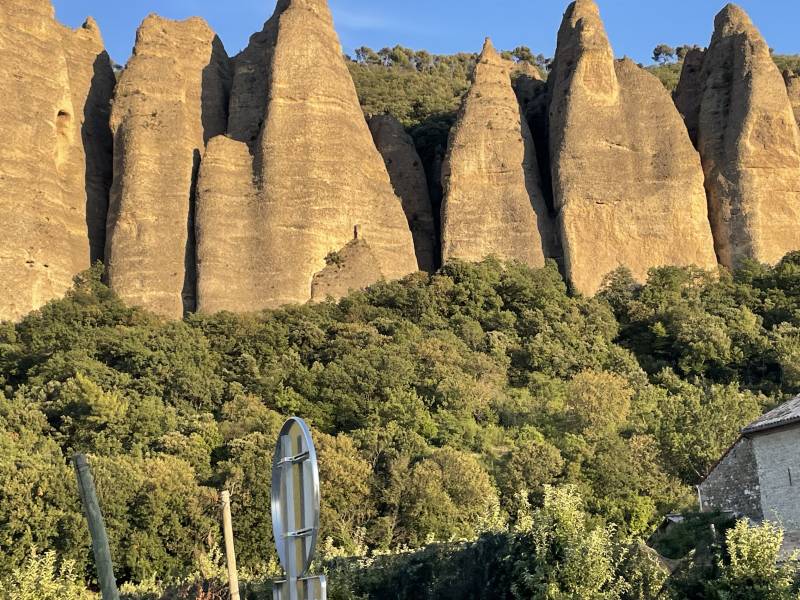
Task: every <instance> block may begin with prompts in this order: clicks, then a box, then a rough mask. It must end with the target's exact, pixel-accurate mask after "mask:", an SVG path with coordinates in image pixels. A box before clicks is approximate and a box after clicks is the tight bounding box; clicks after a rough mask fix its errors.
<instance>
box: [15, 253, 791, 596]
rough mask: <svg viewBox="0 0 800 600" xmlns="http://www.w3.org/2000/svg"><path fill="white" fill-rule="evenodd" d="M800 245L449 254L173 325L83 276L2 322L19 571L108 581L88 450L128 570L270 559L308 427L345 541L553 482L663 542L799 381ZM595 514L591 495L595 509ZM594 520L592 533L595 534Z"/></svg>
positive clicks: (402, 533) (419, 526) (589, 508)
mask: <svg viewBox="0 0 800 600" xmlns="http://www.w3.org/2000/svg"><path fill="white" fill-rule="evenodd" d="M798 365H800V254H794V255H789V256H787V257H786V259H785V260H784V261H783V262H781V263H780V264H779V265H778V266H776V267H775V268H767V267H763V266H759V265H755V264H753V265H750V266H749V267H747V268H745V269H743V270H741V271H739V272H738V273H736V274H735V275H734V276H731V275H728V274H724V273H723V274H722V275H721V276H720V277H719V278H715V277H711V276H709V275H706V274H704V273H700V272H694V271H692V270H687V269H678V268H664V269H659V270H655V271H653V272H652V274H651V277H650V281H649V282H648V284H647V285H646V286H637V285H635V284H633V283H632V281H631V280H630V279H629V277H628V276H627V275H626V274H625V273H624V272H619V273H617V274H616V275H615V276H614V277H613V278H612V279H611V280H610V281H609V285H608V287H607V289H606V291H605V292H604V293H603V294H601V295H600V296H598V297H596V298H593V299H588V298H583V297H576V296H572V295H570V294H569V293H568V292H567V289H566V287H565V285H564V283H563V281H562V279H561V277H560V275H559V273H558V271H557V269H556V268H555V266H553V265H550V266H548V267H546V268H543V269H539V270H531V269H529V268H526V267H523V266H520V265H517V264H507V265H502V264H499V263H497V262H495V261H492V260H487V261H485V262H483V263H481V264H476V265H468V264H460V263H454V264H451V265H448V266H447V267H445V268H444V269H442V271H440V272H439V273H438V274H436V275H434V276H430V277H429V276H426V275H423V274H418V275H414V276H411V277H409V278H407V279H406V280H404V281H401V282H394V283H382V284H378V285H376V286H374V287H372V288H370V289H369V290H367V291H365V292H358V293H354V294H352V295H350V296H349V297H348V298H345V299H344V300H342V301H340V302H339V303H332V302H329V303H323V304H318V305H309V306H297V307H291V308H286V309H284V310H277V311H268V312H263V313H260V314H256V315H233V314H226V313H223V314H218V315H214V316H201V315H194V316H191V317H189V318H187V319H186V320H185V321H182V322H168V321H164V320H162V319H159V318H156V317H155V316H153V315H151V314H149V313H146V312H144V311H142V310H138V309H134V308H129V307H126V306H124V305H123V304H122V303H121V302H120V301H119V300H118V299H117V298H116V297H115V296H114V295H113V294H112V293H111V292H110V291H109V290H108V289H107V288H106V287H105V286H104V285H102V284H101V283H100V282H99V271H98V270H94V271H92V272H88V273H86V274H84V275H83V276H81V277H80V278H78V280H77V283H76V286H75V289H74V290H73V291H72V292H71V293H70V294H69V295H68V297H67V298H65V299H63V300H60V301H55V302H51V303H50V304H48V305H47V306H46V307H44V308H43V309H41V310H40V311H37V312H35V313H33V314H31V315H30V316H28V317H27V318H25V319H24V320H23V321H22V322H20V323H19V324H16V325H13V324H9V323H7V324H5V325H2V326H1V327H0V390H2V394H0V445H1V446H2V449H1V451H0V579H2V577H3V576H7V575H9V574H10V573H11V571H12V570H14V569H15V568H18V567H20V565H22V564H23V563H24V561H25V558H26V556H27V555H28V554H29V551H30V548H31V547H33V546H36V547H38V548H40V549H43V550H56V551H57V552H58V554H59V556H61V557H63V558H66V559H69V560H71V561H74V564H75V568H76V570H77V572H80V573H87V574H88V573H89V566H90V565H89V557H90V553H89V545H88V537H87V531H86V527H85V525H84V523H83V519H82V517H81V513H80V506H79V502H78V498H77V495H76V492H75V486H74V483H73V476H72V473H71V470H70V468H69V466H68V459H69V457H70V456H71V455H72V453H74V452H85V453H88V454H89V455H90V457H91V462H92V465H93V467H94V470H95V473H96V477H97V481H98V484H97V485H98V492H99V495H100V500H101V503H102V506H103V509H104V511H105V514H106V519H107V524H108V528H109V535H110V539H111V546H112V548H113V550H114V557H115V561H116V563H117V570H118V576H119V577H120V579H122V580H127V581H137V582H138V581H146V580H148V579H150V578H153V577H156V578H158V579H160V580H166V581H170V580H181V579H185V578H186V577H190V576H191V575H192V573H196V572H197V568H198V567H197V564H198V560H200V561H201V564H202V560H206V561H208V558H206V559H202V560H201V558H202V557H208V556H213V555H214V548H216V547H217V545H218V543H219V530H218V524H217V516H216V493H215V490H216V489H223V488H227V489H230V490H231V491H232V493H233V497H234V502H233V513H234V519H235V522H236V527H237V531H238V532H239V535H238V539H237V544H238V552H239V559H240V562H241V565H242V567H243V568H244V570H245V571H246V572H247V573H256V574H257V573H269V572H272V571H274V568H275V554H274V549H273V545H272V541H271V530H270V519H269V512H268V510H267V507H268V506H269V481H268V479H269V478H268V475H267V474H268V473H269V471H270V465H271V453H272V448H273V443H274V440H275V436H276V433H277V431H278V428H279V427H280V425H281V423H282V421H283V419H284V418H285V417H286V416H287V415H290V414H298V415H302V416H303V417H305V418H306V419H308V421H309V422H310V423H311V425H312V427H313V428H314V431H315V436H316V441H317V444H318V446H319V453H320V461H321V473H322V480H323V489H324V494H323V517H322V523H323V535H322V539H324V540H326V542H325V545H326V552H325V555H326V556H328V557H334V556H340V555H364V554H365V553H373V552H378V553H385V552H397V551H398V550H400V549H414V548H421V547H424V546H426V545H428V544H431V543H433V542H453V541H458V540H473V539H475V538H477V537H478V536H480V535H481V534H492V532H494V533H495V534H497V533H500V532H505V531H515V530H518V529H520V528H524V527H526V526H525V523H527V522H528V519H529V518H530V515H531V511H532V510H534V509H535V508H536V507H539V506H541V505H542V501H543V499H544V498H545V496H546V490H547V489H549V488H548V487H547V486H558V487H561V486H564V485H570V486H572V488H571V489H572V490H573V492H572V493H574V495H575V496H574V497H575V498H581V499H582V500H580V501H579V504H580V506H582V507H583V509H585V510H586V514H587V516H586V518H587V519H588V521H587V523H590V524H594V525H592V527H594V526H596V524H598V523H615V524H616V526H617V529H616V532H617V533H616V534H615V535H624V536H626V537H633V538H635V537H638V536H642V535H645V534H647V533H648V532H650V531H651V530H652V528H653V526H654V525H655V524H656V523H657V522H658V521H659V518H660V516H661V515H663V514H664V513H666V512H668V511H673V510H678V509H682V508H688V507H690V506H692V504H693V502H694V494H693V490H692V487H691V486H692V485H694V484H696V483H697V482H698V481H699V479H700V478H701V477H702V476H703V474H704V473H705V472H706V470H707V469H708V468H709V466H710V465H712V464H713V463H714V461H715V460H716V459H717V458H718V457H719V456H720V454H721V453H722V452H723V451H724V450H725V449H726V448H727V446H728V445H729V444H730V443H731V442H732V441H733V440H734V439H735V437H736V435H737V433H738V431H739V428H740V427H741V426H743V425H744V424H746V423H747V422H748V421H750V420H751V419H753V418H754V417H756V416H757V415H759V414H760V413H761V412H762V411H763V410H764V409H766V408H769V407H771V406H773V405H775V404H776V403H778V402H780V401H782V400H784V399H786V398H787V397H788V396H789V395H790V394H795V393H797V392H800V368H799V367H798ZM576 510H577V508H576ZM587 526H589V525H587Z"/></svg>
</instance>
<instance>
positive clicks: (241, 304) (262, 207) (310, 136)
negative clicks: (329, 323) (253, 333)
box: [197, 0, 417, 312]
mask: <svg viewBox="0 0 800 600" xmlns="http://www.w3.org/2000/svg"><path fill="white" fill-rule="evenodd" d="M259 53H264V56H266V57H267V59H268V60H267V59H262V58H258V56H259ZM243 56H244V57H247V59H246V60H245V59H244V58H242V57H243ZM235 62H236V64H237V67H236V69H237V70H236V76H235V81H234V86H233V91H232V97H231V103H230V105H231V107H232V108H231V125H230V134H231V137H232V138H234V139H235V140H239V141H240V142H248V143H250V145H251V148H252V154H253V161H252V167H251V168H250V169H246V162H247V161H246V158H245V156H244V149H243V148H242V147H241V146H238V147H234V146H233V145H232V144H230V143H228V144H225V145H224V146H225V148H223V145H220V147H219V150H220V153H221V154H223V155H227V156H222V157H218V158H215V159H213V160H215V161H217V163H218V167H217V168H216V171H217V175H214V176H210V178H209V179H208V181H212V179H211V177H218V178H219V179H220V180H224V179H225V175H224V172H223V173H221V172H220V171H224V170H225V169H226V168H227V169H228V171H229V175H228V176H230V177H233V174H232V173H233V172H234V171H238V172H239V173H240V175H238V177H244V178H245V179H246V180H248V181H249V180H250V179H252V180H253V189H252V194H253V197H254V201H253V202H252V203H251V202H250V201H249V200H245V199H244V198H243V197H239V198H238V199H237V200H236V202H237V203H238V204H247V205H248V206H249V207H250V208H249V209H248V210H250V214H251V215H256V216H255V217H248V219H250V228H249V231H247V232H246V236H245V237H246V238H247V239H246V240H243V243H245V244H247V247H248V248H257V249H258V251H259V254H258V255H257V256H255V257H254V259H253V260H254V261H255V262H254V264H253V265H250V266H248V268H249V269H250V270H251V273H252V276H251V279H250V280H249V281H247V282H246V283H242V284H240V286H239V288H244V289H245V290H248V291H247V293H246V294H245V296H244V297H245V298H246V299H245V300H244V301H242V300H241V299H240V296H239V295H238V294H237V292H236V289H239V288H236V289H231V290H229V291H228V293H227V296H226V295H225V294H224V292H225V291H224V290H223V289H222V286H218V285H215V284H214V283H213V281H207V278H213V277H214V275H213V274H212V271H210V270H207V269H206V268H205V267H206V266H205V265H203V262H205V260H206V259H205V258H204V259H202V262H201V265H200V270H199V274H198V277H199V280H200V288H201V290H202V289H206V288H209V287H216V289H217V290H218V292H219V294H217V296H216V298H215V301H214V303H213V304H209V305H206V304H205V301H204V300H203V297H202V296H203V295H202V292H201V300H200V304H199V307H198V308H199V310H201V311H204V312H207V311H211V310H216V309H219V308H227V309H229V310H252V309H254V308H267V307H274V306H280V305H282V304H286V303H291V302H305V301H307V300H309V299H311V297H312V286H313V282H314V279H315V276H316V275H318V274H322V272H323V271H325V272H326V273H329V272H330V269H329V267H330V264H329V263H330V261H331V260H332V259H331V257H332V256H337V257H339V258H338V260H339V261H343V262H344V263H345V264H337V267H340V268H342V269H344V270H345V271H346V273H347V277H346V280H347V283H346V288H345V287H344V284H342V285H338V286H327V288H326V289H327V290H329V291H330V290H333V295H341V294H343V293H345V292H346V291H347V289H350V288H360V287H364V286H366V285H369V284H371V283H374V282H375V281H377V280H378V279H381V278H386V279H395V278H398V277H402V276H404V275H406V274H408V273H411V272H413V271H416V270H417V261H416V257H415V254H414V244H413V241H412V236H411V232H410V230H409V226H408V222H407V220H406V217H405V215H404V213H403V207H402V204H401V201H400V199H399V198H398V197H397V196H396V195H395V193H394V191H393V189H392V184H391V182H390V180H389V175H388V173H387V171H386V167H385V165H384V163H383V160H382V158H381V156H380V154H379V153H378V151H377V150H376V148H375V144H374V142H373V140H372V137H371V135H370V131H369V128H368V127H367V123H366V121H365V120H364V116H363V113H362V112H361V108H360V106H359V103H358V97H357V95H356V91H355V86H354V85H353V81H352V79H351V77H350V74H349V72H348V71H347V67H346V65H345V62H344V59H343V57H342V52H341V46H340V45H339V40H338V37H337V35H336V32H335V31H334V28H333V19H332V17H331V14H330V10H329V9H328V6H327V2H325V0H281V1H280V2H278V5H277V7H276V11H275V15H274V16H273V17H272V19H270V21H269V22H268V23H267V25H266V27H265V30H264V32H262V35H259V36H256V37H255V38H254V40H253V41H252V42H251V48H250V49H248V50H246V51H245V52H244V53H242V55H240V56H239V57H237V58H236V60H235ZM260 81H266V92H265V94H264V93H262V92H259V91H258V90H257V89H256V88H258V85H260V84H257V82H260ZM254 90H255V91H254ZM264 101H265V102H266V105H265V107H264V108H263V109H261V108H260V107H261V104H262V102H264ZM258 110H261V111H262V112H261V114H260V115H258V113H257V111H258ZM236 115H238V116H236ZM255 118H258V119H259V121H258V124H256V125H253V119H255ZM262 121H263V122H262ZM259 129H260V135H259V134H258V133H256V132H257V131H258V130H259ZM215 151H216V150H215ZM225 164H227V165H228V166H227V167H224V165H225ZM206 188H207V189H206ZM245 192H246V193H247V194H250V193H251V192H250V190H249V189H246V190H245ZM225 193H228V192H227V191H225V190H220V189H217V188H216V187H215V186H214V185H213V184H210V185H209V186H205V185H204V190H203V191H202V192H201V197H200V202H201V203H203V204H205V203H206V198H207V197H208V198H215V197H216V198H220V197H223V196H224V194H225ZM201 210H202V211H203V215H205V214H206V213H205V208H203V209H201ZM225 226H226V225H225V223H222V222H219V221H216V220H214V219H206V218H205V216H203V218H202V221H198V224H197V230H198V235H201V236H204V237H205V238H206V239H214V238H216V237H220V236H222V235H224V233H221V232H214V231H212V229H213V228H215V227H223V228H224V227H225ZM356 230H359V231H360V232H361V234H360V236H359V239H358V242H359V243H358V244H352V242H353V241H355V232H356ZM203 252H204V256H207V255H206V254H205V250H203ZM326 258H327V259H328V262H326ZM248 260H249V259H248ZM367 262H369V263H370V268H369V269H363V268H361V267H360V266H359V265H363V264H365V263H367ZM349 263H352V264H349ZM353 265H355V266H353ZM323 279H327V278H325V277H323ZM326 293H327V292H326ZM317 295H318V294H315V296H317Z"/></svg>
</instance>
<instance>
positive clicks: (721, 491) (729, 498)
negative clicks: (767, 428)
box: [700, 438, 763, 521]
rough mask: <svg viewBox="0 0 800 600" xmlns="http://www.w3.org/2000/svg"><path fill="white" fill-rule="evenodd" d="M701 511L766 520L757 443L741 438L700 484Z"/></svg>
mask: <svg viewBox="0 0 800 600" xmlns="http://www.w3.org/2000/svg"><path fill="white" fill-rule="evenodd" d="M700 498H701V502H702V505H701V510H704V511H712V510H724V511H731V512H734V513H736V514H737V515H744V516H746V517H749V518H751V519H753V520H755V521H760V520H761V519H762V518H763V513H762V510H761V490H760V486H759V483H758V469H757V466H756V455H755V452H754V451H753V441H752V440H750V439H748V438H740V439H739V441H737V442H736V444H734V446H733V448H731V449H730V450H729V451H728V453H727V454H726V455H725V456H724V457H723V458H722V460H721V461H720V462H719V464H718V465H717V466H716V467H715V468H714V469H713V470H712V471H711V473H710V474H709V475H708V477H707V478H706V479H705V481H703V483H701V484H700Z"/></svg>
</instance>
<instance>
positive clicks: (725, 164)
mask: <svg viewBox="0 0 800 600" xmlns="http://www.w3.org/2000/svg"><path fill="white" fill-rule="evenodd" d="M694 78H695V76H693V77H692V78H690V79H694ZM789 83H790V89H794V88H793V85H794V84H793V82H791V81H790V82H789ZM693 87H695V88H697V87H698V84H696V83H695V84H693ZM699 90H700V92H699V93H691V94H688V98H689V99H690V100H691V99H692V98H693V99H694V102H690V101H687V102H686V103H685V104H683V105H681V109H682V110H683V111H684V115H688V116H687V123H689V124H692V123H694V122H695V119H696V123H697V147H698V149H699V151H700V155H701V157H702V162H703V169H704V172H705V186H706V190H707V192H708V206H709V216H710V219H711V225H712V229H713V231H714V241H715V246H716V251H717V255H718V256H719V260H720V262H721V263H722V264H723V265H725V266H727V267H736V266H738V265H740V264H741V262H742V260H744V259H755V260H757V261H761V262H766V263H774V262H776V261H778V260H780V259H781V258H782V257H783V256H784V255H785V254H786V253H787V252H789V251H792V250H797V249H798V248H800V233H798V231H800V131H799V130H798V126H797V122H796V120H795V115H794V112H793V109H792V103H791V101H790V99H789V94H788V93H787V87H786V84H785V82H784V80H783V77H782V76H781V73H780V72H779V71H778V68H777V67H776V66H775V63H774V62H773V60H772V57H771V56H770V51H769V46H767V43H766V42H765V41H764V39H763V38H762V37H761V34H760V33H759V32H758V30H757V29H756V28H755V27H754V26H753V24H752V22H751V21H750V19H749V17H748V16H747V14H745V12H744V11H743V10H742V9H740V8H739V7H737V6H735V5H732V4H730V5H728V6H726V7H725V9H723V10H722V12H720V13H719V15H717V18H716V21H715V31H714V35H713V38H712V40H711V45H710V46H709V48H708V50H707V51H706V52H705V55H704V57H703V59H702V71H701V74H700V84H699ZM679 91H680V88H679Z"/></svg>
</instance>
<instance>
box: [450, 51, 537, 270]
mask: <svg viewBox="0 0 800 600" xmlns="http://www.w3.org/2000/svg"><path fill="white" fill-rule="evenodd" d="M442 186H443V188H444V192H445V197H444V201H443V204H442V260H443V261H445V262H446V261H448V260H452V259H461V260H467V261H478V260H482V259H483V258H485V257H487V256H489V255H494V256H495V257H497V258H499V259H501V260H512V259H515V260H519V261H520V262H523V263H526V264H528V265H531V266H542V265H543V264H544V258H545V256H544V251H543V242H542V239H543V238H547V237H548V236H551V235H552V228H551V226H550V223H549V217H548V212H547V207H546V205H545V203H544V198H543V195H542V191H541V187H540V177H539V169H538V166H537V162H536V151H535V148H534V142H533V136H532V135H531V132H530V129H529V128H528V124H527V122H526V120H525V119H524V117H523V116H522V113H521V109H520V106H519V102H518V101H517V97H516V95H515V94H514V89H513V88H512V86H511V75H510V65H509V64H508V63H507V61H505V60H503V59H502V58H501V57H500V55H499V54H498V53H497V52H496V51H495V49H494V47H493V46H492V43H491V41H490V40H489V39H487V40H486V44H485V45H484V47H483V52H482V53H481V56H480V58H479V60H478V64H477V65H476V67H475V74H474V82H473V84H472V87H471V88H470V90H469V92H468V93H467V96H466V98H465V99H464V102H463V104H462V106H461V111H460V112H459V115H458V120H457V121H456V124H455V126H454V128H453V131H452V132H451V134H450V142H449V146H448V153H447V157H446V159H445V164H444V167H443V170H442Z"/></svg>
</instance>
